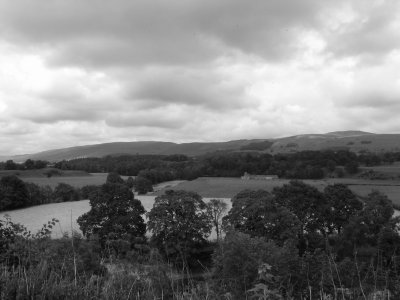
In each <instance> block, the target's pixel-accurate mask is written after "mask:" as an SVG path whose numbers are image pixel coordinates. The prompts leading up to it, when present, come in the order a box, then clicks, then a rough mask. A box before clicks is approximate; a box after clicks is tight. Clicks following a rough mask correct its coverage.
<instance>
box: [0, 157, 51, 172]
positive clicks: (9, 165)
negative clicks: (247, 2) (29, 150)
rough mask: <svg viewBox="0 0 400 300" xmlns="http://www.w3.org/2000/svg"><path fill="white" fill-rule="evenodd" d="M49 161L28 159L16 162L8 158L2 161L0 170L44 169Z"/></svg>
mask: <svg viewBox="0 0 400 300" xmlns="http://www.w3.org/2000/svg"><path fill="white" fill-rule="evenodd" d="M48 163H49V162H48V161H45V160H32V159H27V160H26V161H25V162H23V163H16V162H14V161H13V160H11V159H10V160H7V161H5V162H0V170H36V169H43V168H45V167H46V166H47V165H48Z"/></svg>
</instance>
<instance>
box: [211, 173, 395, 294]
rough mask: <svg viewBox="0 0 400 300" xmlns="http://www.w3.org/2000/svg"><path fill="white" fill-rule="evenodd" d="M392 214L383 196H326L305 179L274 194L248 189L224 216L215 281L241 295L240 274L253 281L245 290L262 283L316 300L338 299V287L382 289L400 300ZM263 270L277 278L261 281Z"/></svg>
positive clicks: (329, 192)
mask: <svg viewBox="0 0 400 300" xmlns="http://www.w3.org/2000/svg"><path fill="white" fill-rule="evenodd" d="M393 213H394V210H393V206H392V203H391V201H390V200H389V199H388V198H387V197H386V196H385V195H383V194H381V193H380V192H377V191H373V192H371V193H370V194H369V195H368V197H366V198H365V199H362V200H361V199H359V198H358V197H357V196H356V195H354V194H353V193H352V192H351V191H350V190H349V189H348V188H347V187H346V186H344V185H342V184H335V185H330V186H327V187H326V188H325V190H324V191H323V192H321V191H318V190H317V189H316V188H314V187H312V186H309V185H307V184H304V183H302V182H299V181H292V182H290V183H289V184H286V185H284V186H282V187H276V188H275V189H274V190H273V191H272V193H269V192H267V191H261V190H260V191H243V192H241V193H239V194H238V195H236V196H235V197H234V198H233V199H232V209H231V210H230V211H229V213H228V215H227V216H226V217H225V218H224V222H225V228H227V235H226V237H225V239H224V241H223V242H222V247H221V248H219V249H218V251H217V252H216V254H215V264H216V275H217V278H219V279H220V280H221V281H224V282H225V284H227V285H228V286H230V289H232V290H236V292H237V295H238V297H239V298H240V297H243V296H244V294H241V293H243V291H244V290H246V289H245V288H244V287H243V286H242V287H240V288H238V289H235V286H237V282H238V281H239V282H240V278H239V275H235V274H240V276H245V277H246V276H247V277H246V280H245V282H246V286H249V285H251V284H253V285H256V287H255V290H253V291H256V290H257V289H262V290H263V292H266V291H269V292H271V290H273V289H275V291H280V293H279V294H280V295H281V296H284V297H289V296H291V297H294V298H295V299H299V298H300V297H301V295H302V293H303V292H305V291H306V290H308V293H309V295H310V297H312V298H314V297H316V298H318V297H320V296H321V294H322V292H324V293H326V294H331V295H335V293H338V292H339V288H338V287H340V289H342V292H343V289H345V291H346V293H347V294H350V296H349V295H348V298H349V299H358V297H362V295H363V293H366V294H370V293H372V292H373V291H374V290H377V289H378V290H385V289H389V290H390V291H391V293H392V295H397V296H396V297H398V296H399V295H400V290H399V289H397V287H396V286H398V283H399V282H400V273H399V272H398V263H397V259H398V257H399V255H400V253H399V247H400V235H399V232H398V225H399V222H400V219H399V218H398V217H394V216H393ZM227 253H232V254H231V255H234V257H235V258H234V257H230V255H229V254H227ZM245 262H253V264H254V265H252V266H251V267H250V268H249V265H248V263H245ZM265 265H267V266H268V268H267V270H265V268H264V270H262V268H263V266H264V267H265ZM257 268H258V272H259V273H257V271H255V269H257ZM260 268H261V269H260ZM333 268H334V269H333ZM332 270H335V274H333V273H330V272H331V271H332ZM264 271H265V272H267V273H268V276H270V277H271V276H273V277H274V278H275V279H278V281H276V280H275V282H271V281H269V282H267V281H268V280H267V281H266V280H265V278H264V279H263V278H260V276H258V275H259V274H260V272H261V273H262V272H264ZM257 274H258V275H257ZM329 274H330V275H329ZM385 274H386V275H385ZM388 274H391V275H390V276H389V277H387V276H388ZM381 276H382V277H381ZM360 278H363V279H362V282H360V281H359V279H360ZM242 282H243V281H242ZM355 282H360V284H359V285H357V284H355ZM257 283H258V284H261V286H260V285H257ZM258 292H259V291H258ZM240 295H241V296H240ZM312 295H313V296H312ZM346 299H347V298H346Z"/></svg>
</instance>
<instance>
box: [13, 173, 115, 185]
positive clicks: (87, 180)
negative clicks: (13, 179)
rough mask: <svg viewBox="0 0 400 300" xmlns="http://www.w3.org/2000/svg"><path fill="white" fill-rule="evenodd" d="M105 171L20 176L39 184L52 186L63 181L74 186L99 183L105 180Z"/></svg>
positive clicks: (24, 179)
mask: <svg viewBox="0 0 400 300" xmlns="http://www.w3.org/2000/svg"><path fill="white" fill-rule="evenodd" d="M107 175H108V174H107V173H92V174H87V175H86V176H53V177H49V178H48V177H21V179H22V180H23V181H25V182H32V183H35V184H37V185H40V186H45V185H49V186H51V187H52V188H54V187H56V186H57V184H59V183H61V182H63V183H67V184H70V185H72V186H74V187H83V186H85V185H92V184H94V185H100V184H103V183H105V182H106V178H107Z"/></svg>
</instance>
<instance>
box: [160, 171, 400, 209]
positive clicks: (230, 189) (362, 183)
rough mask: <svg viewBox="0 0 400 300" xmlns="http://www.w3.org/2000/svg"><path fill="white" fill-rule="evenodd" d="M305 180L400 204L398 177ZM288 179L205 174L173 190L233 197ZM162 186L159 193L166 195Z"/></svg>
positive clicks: (270, 188)
mask: <svg viewBox="0 0 400 300" xmlns="http://www.w3.org/2000/svg"><path fill="white" fill-rule="evenodd" d="M303 181H304V182H305V183H307V184H310V185H312V186H315V187H316V188H318V189H319V190H323V189H324V188H325V187H326V186H327V185H329V184H334V183H344V184H346V185H348V186H349V188H350V189H351V190H352V191H353V192H354V193H356V194H358V195H360V196H366V195H368V194H369V193H370V192H371V191H372V190H374V189H375V190H379V191H381V192H383V193H384V194H386V195H387V196H388V197H389V199H390V200H392V201H393V203H395V204H400V182H399V181H395V180H365V179H357V178H342V179H336V178H335V179H323V180H303ZM288 182H289V180H287V179H278V180H242V179H240V178H219V177H218V178H217V177H201V178H198V179H196V180H193V181H186V182H182V183H180V184H178V185H176V186H175V187H172V188H171V189H175V190H180V189H181V190H187V191H193V192H196V193H199V194H200V195H201V196H203V197H209V198H212V197H215V198H232V197H233V196H235V195H236V194H237V193H239V192H240V191H242V190H244V189H253V190H254V189H264V190H267V191H272V189H273V188H274V187H276V186H282V185H284V184H286V183H288ZM164 191H165V189H161V190H160V191H158V192H157V193H156V194H162V193H163V192H164Z"/></svg>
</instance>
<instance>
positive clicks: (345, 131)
mask: <svg viewBox="0 0 400 300" xmlns="http://www.w3.org/2000/svg"><path fill="white" fill-rule="evenodd" d="M347 132H358V133H363V134H365V135H386V134H388V135H392V134H393V135H396V134H400V133H375V132H366V131H362V130H338V131H330V132H325V133H304V134H297V135H289V136H280V137H274V138H242V139H235V140H218V141H187V142H174V141H162V140H158V141H157V140H148V141H145V140H143V141H111V142H104V143H96V144H82V145H73V146H66V147H62V148H51V149H45V150H42V151H38V152H32V153H18V154H2V153H0V158H11V157H15V158H16V157H18V156H26V155H34V154H38V153H42V152H48V151H57V150H64V149H72V148H78V147H86V146H96V145H105V144H117V143H174V144H177V145H181V144H196V143H227V142H232V141H251V140H279V139H284V138H291V137H297V136H299V137H302V136H308V135H311V136H312V135H329V134H334V133H347ZM356 136H357V135H356ZM348 137H351V136H348Z"/></svg>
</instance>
